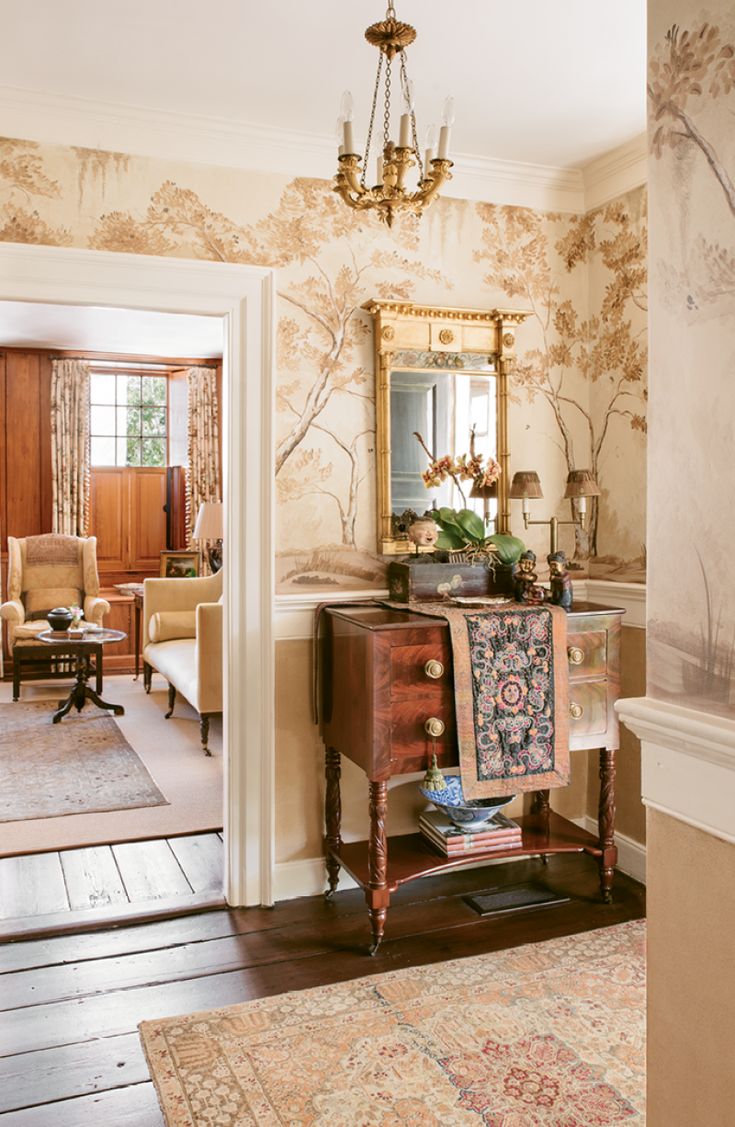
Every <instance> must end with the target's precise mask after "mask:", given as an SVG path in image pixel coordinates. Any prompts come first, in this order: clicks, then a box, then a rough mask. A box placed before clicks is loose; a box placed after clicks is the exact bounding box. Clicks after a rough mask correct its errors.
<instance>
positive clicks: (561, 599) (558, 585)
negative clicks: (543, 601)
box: [546, 552, 572, 610]
mask: <svg viewBox="0 0 735 1127" xmlns="http://www.w3.org/2000/svg"><path fill="white" fill-rule="evenodd" d="M546 558H547V560H548V563H549V579H550V587H551V591H550V594H549V602H550V603H554V604H555V605H556V606H558V607H563V608H564V610H571V608H572V581H571V579H570V577H569V572H568V571H567V557H566V556H565V555H564V553H563V552H552V553H551V555H549V556H547V557H546Z"/></svg>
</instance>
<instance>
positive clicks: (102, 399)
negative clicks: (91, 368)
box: [89, 372, 115, 403]
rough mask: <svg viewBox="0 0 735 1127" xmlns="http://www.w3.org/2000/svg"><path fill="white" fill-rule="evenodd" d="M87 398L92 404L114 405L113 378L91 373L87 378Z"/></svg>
mask: <svg viewBox="0 0 735 1127" xmlns="http://www.w3.org/2000/svg"><path fill="white" fill-rule="evenodd" d="M89 398H90V402H92V403H114V402H115V377H114V376H106V375H100V374H99V373H97V372H93V373H92V375H91V376H90V378H89Z"/></svg>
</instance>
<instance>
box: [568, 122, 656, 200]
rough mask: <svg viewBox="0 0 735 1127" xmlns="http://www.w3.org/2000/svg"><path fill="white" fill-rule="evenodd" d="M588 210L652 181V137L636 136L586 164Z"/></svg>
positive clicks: (585, 188)
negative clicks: (650, 176)
mask: <svg viewBox="0 0 735 1127" xmlns="http://www.w3.org/2000/svg"><path fill="white" fill-rule="evenodd" d="M581 172H582V176H583V178H584V210H585V211H591V210H592V209H593V208H595V207H600V206H601V205H602V204H605V203H607V202H608V201H609V200H612V199H615V198H616V196H622V195H623V193H624V192H629V191H631V189H632V188H639V187H640V186H641V184H645V183H646V182H647V180H648V137H647V135H646V134H645V133H641V134H639V135H638V136H637V137H633V139H632V140H631V141H627V142H626V143H625V144H624V145H619V146H618V148H616V149H612V150H611V151H610V152H609V153H604V154H603V155H602V156H601V157H597V159H596V160H591V161H588V162H587V164H585V165H583V166H582V169H581Z"/></svg>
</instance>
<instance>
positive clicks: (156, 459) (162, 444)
mask: <svg viewBox="0 0 735 1127" xmlns="http://www.w3.org/2000/svg"><path fill="white" fill-rule="evenodd" d="M141 465H143V466H165V465H166V440H165V439H163V438H144V439H143V457H142V458H141Z"/></svg>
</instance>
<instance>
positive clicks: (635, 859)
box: [570, 814, 646, 884]
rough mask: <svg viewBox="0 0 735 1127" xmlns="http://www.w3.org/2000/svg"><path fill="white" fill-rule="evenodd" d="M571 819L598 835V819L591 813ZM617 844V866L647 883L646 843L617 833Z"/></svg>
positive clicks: (642, 882) (634, 877)
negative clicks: (643, 843) (590, 814)
mask: <svg viewBox="0 0 735 1127" xmlns="http://www.w3.org/2000/svg"><path fill="white" fill-rule="evenodd" d="M570 821H572V822H574V823H575V825H577V826H580V827H581V828H582V829H583V830H587V832H588V833H591V834H594V835H595V836H597V819H596V818H591V817H590V816H589V814H587V815H585V817H583V818H570ZM615 844H616V845H617V847H618V863H617V866H616V868H618V869H620V872H621V873H626V874H627V876H629V877H633V880H637V881H640V883H641V884H645V883H646V847H645V845H641V843H640V842H639V841H634V840H633V838H632V837H628V836H627V835H626V834H620V833H616V834H615Z"/></svg>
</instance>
